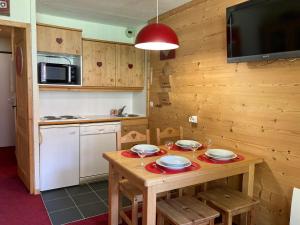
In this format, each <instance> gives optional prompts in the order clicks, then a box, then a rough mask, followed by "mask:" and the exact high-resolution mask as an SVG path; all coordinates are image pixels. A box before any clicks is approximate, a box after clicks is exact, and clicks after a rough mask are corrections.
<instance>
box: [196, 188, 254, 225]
mask: <svg viewBox="0 0 300 225" xmlns="http://www.w3.org/2000/svg"><path fill="white" fill-rule="evenodd" d="M198 197H199V198H200V199H202V200H204V201H206V202H207V204H209V205H210V206H212V207H213V208H214V209H216V210H218V211H220V212H221V214H222V224H223V225H232V220H233V216H236V215H241V214H246V215H247V216H248V220H249V223H248V224H250V225H254V219H255V218H254V207H255V206H256V205H257V204H258V203H259V201H257V200H254V199H252V198H250V197H248V196H246V195H244V194H243V193H242V192H239V191H236V190H232V189H230V188H228V187H217V188H213V189H211V190H208V191H205V192H200V193H198Z"/></svg>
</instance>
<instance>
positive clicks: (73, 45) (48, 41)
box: [37, 24, 82, 55]
mask: <svg viewBox="0 0 300 225" xmlns="http://www.w3.org/2000/svg"><path fill="white" fill-rule="evenodd" d="M81 34H82V32H81V30H75V29H68V28H61V27H55V26H49V25H43V24H38V25H37V50H38V51H39V52H49V53H59V54H68V55H81V38H82V37H81Z"/></svg>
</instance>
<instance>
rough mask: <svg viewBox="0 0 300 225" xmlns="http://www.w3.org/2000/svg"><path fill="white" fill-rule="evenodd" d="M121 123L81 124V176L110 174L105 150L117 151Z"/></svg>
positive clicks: (92, 176) (93, 176) (87, 177)
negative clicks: (104, 155)
mask: <svg viewBox="0 0 300 225" xmlns="http://www.w3.org/2000/svg"><path fill="white" fill-rule="evenodd" d="M120 129H121V128H120V123H119V122H114V123H94V124H83V125H80V178H81V179H89V178H95V177H97V176H103V175H107V174H108V162H107V160H105V159H104V158H103V156H102V154H103V153H104V152H108V151H115V150H116V149H117V144H116V132H118V131H120Z"/></svg>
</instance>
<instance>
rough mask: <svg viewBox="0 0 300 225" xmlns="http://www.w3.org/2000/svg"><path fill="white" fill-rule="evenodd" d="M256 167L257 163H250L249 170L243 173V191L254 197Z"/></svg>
mask: <svg viewBox="0 0 300 225" xmlns="http://www.w3.org/2000/svg"><path fill="white" fill-rule="evenodd" d="M254 169H255V165H254V164H251V165H249V170H248V172H247V173H244V174H243V190H242V191H243V193H244V194H246V195H248V196H250V197H253V188H254Z"/></svg>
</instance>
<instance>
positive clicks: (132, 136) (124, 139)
mask: <svg viewBox="0 0 300 225" xmlns="http://www.w3.org/2000/svg"><path fill="white" fill-rule="evenodd" d="M135 142H145V143H147V144H150V131H149V129H147V130H146V134H142V133H140V132H137V131H130V132H129V133H127V134H125V135H124V136H122V134H121V131H119V132H117V148H118V150H122V144H127V143H135Z"/></svg>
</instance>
